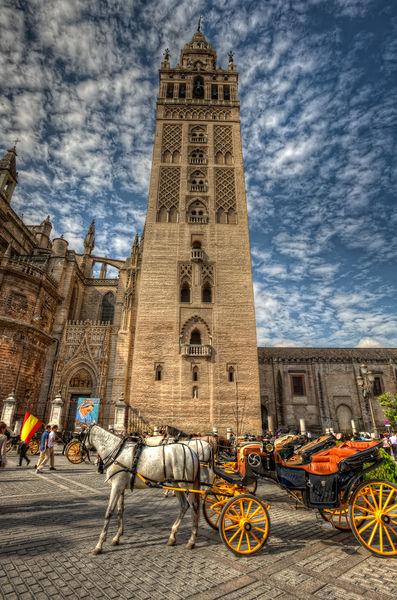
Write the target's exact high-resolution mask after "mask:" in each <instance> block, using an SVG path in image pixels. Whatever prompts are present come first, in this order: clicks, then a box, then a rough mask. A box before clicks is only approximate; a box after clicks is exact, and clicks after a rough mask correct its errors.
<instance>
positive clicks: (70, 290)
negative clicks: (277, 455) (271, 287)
mask: <svg viewBox="0 0 397 600" xmlns="http://www.w3.org/2000/svg"><path fill="white" fill-rule="evenodd" d="M16 161H17V153H16V149H15V147H14V148H11V149H10V150H9V151H8V152H7V153H6V154H5V156H4V157H3V159H2V160H1V161H0V218H1V223H0V373H1V378H0V411H1V414H2V418H3V419H4V420H6V421H7V423H9V424H10V425H11V426H13V425H14V424H15V423H17V424H18V423H20V422H21V420H22V419H23V416H24V414H25V411H29V412H31V413H33V414H34V415H35V416H37V417H39V418H40V419H42V420H43V421H48V420H52V421H57V422H58V423H59V425H60V427H61V428H62V429H65V430H72V429H73V427H74V419H75V414H76V406H77V401H78V399H79V398H82V397H84V398H87V397H92V398H99V399H100V412H99V422H100V423H101V424H103V425H104V426H105V427H114V428H115V429H119V430H130V431H131V430H134V429H137V428H138V427H141V428H142V427H143V428H144V429H149V428H150V427H152V426H155V425H162V424H166V423H168V424H170V425H173V426H175V427H179V428H181V429H184V430H189V431H197V430H201V431H209V430H211V429H212V428H213V427H217V428H218V429H219V431H220V432H223V433H225V431H226V428H227V427H231V428H233V429H234V431H236V430H238V431H239V432H243V431H251V432H255V433H259V432H261V431H262V429H267V427H268V424H269V423H271V424H272V427H273V426H274V427H289V428H293V429H295V428H297V427H299V422H300V419H304V420H305V422H306V426H307V428H310V429H311V430H313V431H320V430H324V429H326V428H333V429H334V430H350V429H351V428H352V424H351V422H352V421H354V423H356V426H357V428H360V429H366V430H368V429H370V428H371V415H370V410H369V408H370V407H369V405H368V398H367V399H366V398H364V397H363V396H362V394H361V390H359V389H358V387H357V381H356V377H357V374H358V373H359V368H360V364H362V363H367V364H368V366H369V367H370V368H371V369H372V370H373V372H374V373H375V376H376V382H377V383H376V390H375V388H374V392H375V391H376V392H377V393H381V391H391V392H393V393H395V392H396V391H397V386H396V380H397V352H396V351H395V350H393V349H382V350H381V349H373V350H371V349H368V350H364V349H329V348H328V349H304V348H289V349H285V348H259V349H258V348H257V341H256V330H255V313H254V299H253V286H252V269H251V258H250V244H249V233H248V218H247V204H246V197H245V188H244V168H243V156H242V146H241V137H240V120H239V102H238V73H237V70H236V66H235V64H234V61H233V55H232V54H231V53H230V54H229V63H228V66H227V68H226V69H222V68H221V67H219V66H218V64H217V57H216V52H215V50H213V49H212V47H211V45H210V44H209V43H208V42H207V40H206V39H205V37H204V35H203V34H202V33H201V31H199V30H198V31H197V32H196V33H195V34H194V36H193V38H192V40H191V42H189V43H188V44H186V45H185V47H184V48H183V50H182V51H181V54H180V60H179V64H177V65H176V66H175V67H171V64H170V61H169V54H168V51H166V52H165V56H164V61H163V62H162V64H161V69H160V72H159V94H158V99H157V115H156V131H155V139H154V149H153V162H152V171H151V179H150V188H149V198H148V209H147V217H146V224H145V229H144V233H143V235H142V237H141V239H139V238H138V236H135V239H134V241H133V243H132V248H131V253H130V256H129V257H128V258H126V259H125V260H118V259H112V258H108V257H101V256H96V255H95V254H94V253H93V251H94V245H95V224H94V222H92V224H91V226H90V228H89V230H88V232H87V235H86V237H85V240H84V252H83V253H77V252H76V251H74V250H73V249H72V248H69V244H68V241H67V240H65V239H63V238H62V237H60V238H55V239H51V230H52V225H51V221H50V218H49V217H48V218H47V219H46V220H44V221H43V222H42V223H41V224H38V225H34V226H27V225H26V224H25V223H24V220H23V218H22V217H19V216H18V215H17V214H16V213H15V211H14V210H13V208H12V196H13V194H14V192H15V188H16V185H17V182H18V173H17V162H16ZM98 264H99V265H100V273H99V277H98V276H95V277H94V272H97V271H96V270H95V271H94V266H95V265H98ZM108 266H111V267H114V268H116V270H117V273H118V275H117V276H116V277H113V278H112V277H110V278H109V277H108V276H107V267H108ZM375 419H376V420H377V422H378V425H379V426H380V425H381V424H382V420H383V415H382V412H381V410H380V408H379V406H377V407H375Z"/></svg>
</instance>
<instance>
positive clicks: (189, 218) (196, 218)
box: [187, 215, 208, 260]
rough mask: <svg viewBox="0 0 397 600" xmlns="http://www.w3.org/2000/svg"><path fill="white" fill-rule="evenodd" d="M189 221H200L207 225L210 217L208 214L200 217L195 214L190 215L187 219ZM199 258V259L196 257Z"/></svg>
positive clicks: (201, 223)
mask: <svg viewBox="0 0 397 600" xmlns="http://www.w3.org/2000/svg"><path fill="white" fill-rule="evenodd" d="M187 222H188V223H199V224H200V225H207V223H208V217H207V216H201V217H200V216H199V217H197V216H196V217H195V216H193V215H189V216H188V219H187ZM196 260H197V259H196Z"/></svg>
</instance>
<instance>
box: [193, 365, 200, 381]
mask: <svg viewBox="0 0 397 600" xmlns="http://www.w3.org/2000/svg"><path fill="white" fill-rule="evenodd" d="M192 377H193V381H198V380H199V370H198V367H194V368H193V372H192Z"/></svg>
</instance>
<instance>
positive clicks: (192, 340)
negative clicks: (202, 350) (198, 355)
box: [190, 329, 201, 346]
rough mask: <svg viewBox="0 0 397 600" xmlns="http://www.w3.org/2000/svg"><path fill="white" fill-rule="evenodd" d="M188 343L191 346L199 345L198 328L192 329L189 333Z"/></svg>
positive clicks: (199, 335) (199, 334)
mask: <svg viewBox="0 0 397 600" xmlns="http://www.w3.org/2000/svg"><path fill="white" fill-rule="evenodd" d="M190 344H191V345H192V346H201V333H200V331H199V330H198V329H193V331H192V333H191V335H190Z"/></svg>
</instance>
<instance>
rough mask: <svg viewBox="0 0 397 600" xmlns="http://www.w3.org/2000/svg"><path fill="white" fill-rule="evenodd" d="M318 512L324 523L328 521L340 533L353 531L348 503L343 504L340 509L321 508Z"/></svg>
mask: <svg viewBox="0 0 397 600" xmlns="http://www.w3.org/2000/svg"><path fill="white" fill-rule="evenodd" d="M318 512H319V513H320V515H321V516H322V518H323V519H324V521H328V523H331V525H333V527H335V529H339V530H340V531H348V530H350V529H351V527H350V523H349V504H348V502H346V503H345V504H341V505H340V506H338V508H333V509H328V508H319V510H318Z"/></svg>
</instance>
